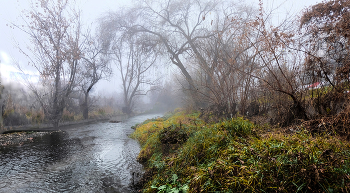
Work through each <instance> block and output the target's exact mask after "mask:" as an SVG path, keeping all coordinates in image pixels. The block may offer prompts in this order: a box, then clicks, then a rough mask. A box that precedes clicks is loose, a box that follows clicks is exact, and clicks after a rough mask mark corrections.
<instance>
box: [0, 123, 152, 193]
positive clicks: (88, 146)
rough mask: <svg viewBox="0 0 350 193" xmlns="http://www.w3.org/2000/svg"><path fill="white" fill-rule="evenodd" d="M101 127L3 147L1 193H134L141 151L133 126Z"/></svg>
mask: <svg viewBox="0 0 350 193" xmlns="http://www.w3.org/2000/svg"><path fill="white" fill-rule="evenodd" d="M152 117H155V116H148V117H147V116H139V117H134V118H132V119H129V120H128V121H125V122H122V123H108V122H106V123H97V124H91V125H85V126H80V127H76V128H72V129H69V130H67V131H66V132H58V133H53V134H50V135H43V136H41V137H37V138H34V139H33V140H32V141H31V142H30V143H29V142H28V143H24V144H22V145H21V146H19V145H17V146H6V147H0V192H9V193H11V192H20V193H21V192H84V193H85V192H87V193H89V192H123V193H124V192H132V191H131V190H130V188H129V185H130V184H131V182H132V173H133V172H137V173H140V172H141V171H142V166H141V165H140V164H139V163H138V162H137V161H136V157H137V155H138V153H139V151H140V147H139V145H138V143H137V142H136V141H135V140H132V139H130V138H128V135H129V134H131V133H132V132H133V130H132V129H130V127H131V126H133V125H135V124H136V123H140V122H142V121H144V120H145V119H147V118H152Z"/></svg>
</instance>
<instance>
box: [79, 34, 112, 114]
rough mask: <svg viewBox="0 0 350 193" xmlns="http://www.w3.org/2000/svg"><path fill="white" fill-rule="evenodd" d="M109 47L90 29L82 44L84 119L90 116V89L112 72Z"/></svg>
mask: <svg viewBox="0 0 350 193" xmlns="http://www.w3.org/2000/svg"><path fill="white" fill-rule="evenodd" d="M107 49H108V48H106V47H103V44H102V43H101V41H100V38H99V37H92V36H91V33H90V32H89V31H88V33H87V34H86V35H85V41H84V42H83V44H82V53H83V56H82V61H81V65H80V70H79V71H80V72H79V76H80V77H79V79H80V80H79V87H80V89H81V91H82V92H83V93H84V102H83V104H82V109H83V117H84V119H88V117H89V116H88V115H89V114H88V113H89V104H88V99H89V93H90V91H91V90H92V88H93V87H94V86H95V85H96V83H97V82H98V81H100V80H101V79H108V78H109V77H110V76H111V74H112V69H111V67H110V59H109V55H108V53H107Z"/></svg>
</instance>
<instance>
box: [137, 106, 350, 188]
mask: <svg viewBox="0 0 350 193" xmlns="http://www.w3.org/2000/svg"><path fill="white" fill-rule="evenodd" d="M132 137H133V138H135V139H137V140H138V141H139V142H140V144H141V146H142V150H141V152H140V154H139V156H138V160H139V161H140V162H141V163H143V164H144V166H145V168H146V169H152V170H156V171H157V172H155V173H154V175H153V176H152V178H150V180H149V181H148V182H147V183H146V184H144V190H143V191H144V192H154V191H158V192H167V191H166V190H169V191H170V190H179V189H180V188H181V187H186V188H185V189H186V190H183V189H181V191H185V192H347V191H350V161H349V160H350V159H349V158H350V143H349V142H348V141H342V140H340V138H338V137H337V136H330V135H325V134H323V135H317V136H315V135H314V136H313V135H311V134H310V133H309V132H307V131H306V130H301V131H299V132H297V133H293V134H285V133H283V132H280V131H272V132H267V131H266V130H264V128H263V127H260V126H256V125H254V124H253V123H251V122H249V121H248V120H245V119H244V118H242V117H238V118H233V119H228V120H223V121H221V122H219V123H207V124H206V123H205V122H204V121H203V120H201V119H200V118H199V113H197V112H194V113H191V114H185V113H184V112H176V113H174V114H173V115H172V116H170V117H168V118H167V119H166V120H164V119H158V120H153V121H146V122H145V123H143V124H140V125H138V127H137V128H136V131H135V132H134V133H133V134H132ZM174 175H176V177H177V178H176V182H174V181H171V180H169V179H171V178H172V176H174ZM187 187H188V188H187Z"/></svg>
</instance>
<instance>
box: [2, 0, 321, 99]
mask: <svg viewBox="0 0 350 193" xmlns="http://www.w3.org/2000/svg"><path fill="white" fill-rule="evenodd" d="M30 1H31V0H0V73H1V77H2V79H3V80H7V81H12V82H16V81H17V79H15V78H14V77H13V76H11V75H10V72H18V70H17V69H16V68H15V67H14V66H13V63H14V60H17V61H19V62H20V63H22V64H25V63H27V62H26V58H25V57H24V56H23V55H22V54H20V53H19V51H18V49H17V48H15V46H14V45H15V42H21V43H22V42H28V40H27V38H26V36H25V34H24V33H23V32H21V31H20V30H18V29H11V28H10V27H8V26H7V24H10V23H11V22H14V23H16V24H17V23H21V18H20V14H21V11H22V10H24V9H29V2H30ZM241 1H242V0H241ZM243 1H244V0H243ZM76 2H77V6H78V7H79V8H80V9H81V10H82V14H83V21H84V22H85V23H86V24H87V25H90V24H91V23H96V19H97V18H98V17H100V16H101V15H102V14H103V13H105V12H107V11H114V10H118V9H119V8H120V7H125V6H130V5H131V4H132V0H76ZM258 2H259V0H246V3H247V4H253V5H256V6H258ZM263 2H264V7H266V8H268V9H271V7H277V6H279V5H281V4H282V3H283V4H282V6H281V7H280V8H279V9H278V10H276V11H275V12H274V13H275V14H276V15H274V16H275V19H277V20H278V19H280V20H282V19H284V17H285V15H284V14H285V13H286V12H290V13H291V14H297V13H299V12H300V11H301V10H302V9H304V8H306V7H309V6H311V5H315V4H317V3H320V2H321V0H263ZM28 73H29V74H32V75H35V74H36V72H35V71H32V72H30V70H29V71H28ZM114 74H117V73H114ZM119 82H120V81H119V80H118V78H117V76H116V75H114V77H112V78H111V79H110V81H101V82H100V83H98V85H96V86H97V88H95V90H96V91H97V93H100V94H103V93H105V92H107V93H108V94H110V93H113V92H115V91H117V92H120V91H118V90H119V89H121V87H120V86H119V85H118V83H119Z"/></svg>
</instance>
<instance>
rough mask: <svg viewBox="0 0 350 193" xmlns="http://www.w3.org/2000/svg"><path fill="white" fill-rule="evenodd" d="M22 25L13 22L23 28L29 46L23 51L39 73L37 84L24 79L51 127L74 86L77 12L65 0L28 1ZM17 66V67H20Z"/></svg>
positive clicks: (76, 54)
mask: <svg viewBox="0 0 350 193" xmlns="http://www.w3.org/2000/svg"><path fill="white" fill-rule="evenodd" d="M25 17H27V18H28V19H24V21H25V22H26V24H27V25H26V26H23V27H22V26H16V25H15V24H13V25H15V26H16V27H18V28H19V29H21V30H23V31H24V32H26V33H27V34H28V35H29V36H30V38H31V42H32V43H33V46H34V47H33V48H32V49H30V50H29V51H28V52H26V51H25V50H24V49H21V48H20V51H22V53H24V54H25V55H26V56H28V59H29V60H30V63H29V64H30V65H32V66H34V67H35V68H36V69H37V71H38V73H39V75H40V80H39V81H40V82H41V87H40V85H38V84H37V83H33V82H30V81H27V83H28V87H29V88H30V89H31V90H32V91H33V92H34V94H35V96H36V98H37V100H38V101H39V103H40V105H41V107H42V108H43V110H44V113H45V117H46V118H48V119H49V120H50V121H51V122H52V124H53V126H54V127H58V124H59V121H60V119H61V117H62V112H63V109H64V108H65V104H66V100H67V98H68V97H69V95H70V93H71V92H72V90H73V88H74V87H75V83H76V72H77V69H78V68H77V67H78V61H79V60H80V59H81V52H80V49H79V42H80V41H79V40H80V35H81V33H80V29H81V25H80V20H79V13H77V12H75V11H74V10H70V6H69V3H68V0H63V1H54V0H40V1H36V3H35V4H32V9H31V10H30V11H28V12H27V14H26V15H25ZM20 68H21V67H20ZM22 68H23V66H22Z"/></svg>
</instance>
